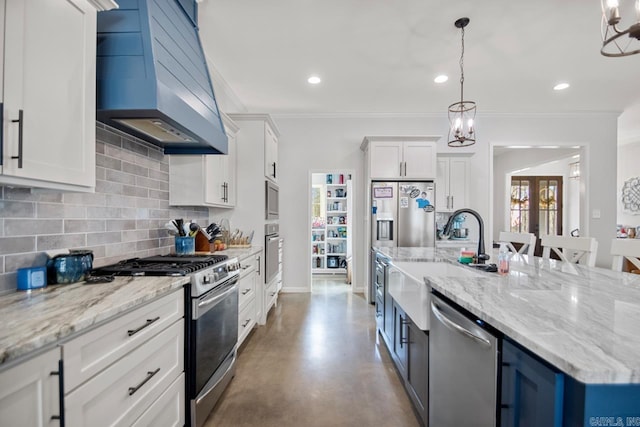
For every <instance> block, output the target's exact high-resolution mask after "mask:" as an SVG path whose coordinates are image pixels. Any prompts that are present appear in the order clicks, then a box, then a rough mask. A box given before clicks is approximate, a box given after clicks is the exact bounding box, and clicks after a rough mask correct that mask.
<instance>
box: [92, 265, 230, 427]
mask: <svg viewBox="0 0 640 427" xmlns="http://www.w3.org/2000/svg"><path fill="white" fill-rule="evenodd" d="M91 274H92V275H93V276H105V275H117V276H189V277H190V278H191V282H190V285H189V286H186V287H185V291H186V298H185V301H186V307H185V325H186V326H185V327H186V333H185V337H186V338H185V340H186V342H185V350H186V358H185V360H186V367H185V372H186V379H187V381H186V388H187V390H186V396H187V402H186V409H187V422H188V423H187V424H188V425H191V426H192V427H201V426H202V425H203V424H204V422H205V420H206V419H207V417H208V416H209V414H210V413H211V410H212V409H213V407H214V406H215V404H216V403H217V401H218V399H219V398H220V395H221V394H222V392H223V391H224V389H225V388H226V386H227V385H228V384H229V382H230V381H231V379H232V378H233V376H234V374H235V361H236V343H237V340H238V285H237V281H238V276H239V274H240V263H239V262H238V260H237V258H228V257H227V256H226V255H202V256H198V255H186V256H175V255H164V256H154V257H148V258H133V259H128V260H124V261H121V262H119V263H117V264H113V265H109V266H105V267H101V268H97V269H95V270H92V272H91Z"/></svg>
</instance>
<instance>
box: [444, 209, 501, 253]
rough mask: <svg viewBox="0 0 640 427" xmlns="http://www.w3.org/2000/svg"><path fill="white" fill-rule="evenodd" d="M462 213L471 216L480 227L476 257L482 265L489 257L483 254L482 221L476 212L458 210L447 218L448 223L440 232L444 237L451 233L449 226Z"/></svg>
mask: <svg viewBox="0 0 640 427" xmlns="http://www.w3.org/2000/svg"><path fill="white" fill-rule="evenodd" d="M463 213H468V214H471V215H473V216H474V217H475V218H476V219H477V220H478V224H479V225H480V230H479V232H480V237H479V238H478V254H477V255H476V256H477V258H478V264H484V262H485V261H486V260H488V259H489V258H490V257H489V255H487V254H486V253H485V252H484V222H483V221H482V217H481V216H480V214H479V213H478V212H476V211H474V210H473V209H468V208H462V209H458V210H457V211H455V212H454V213H452V214H451V216H450V217H449V221H447V225H445V226H444V230H443V231H442V234H443V235H445V236H448V235H449V234H450V233H451V226H452V225H453V221H454V219H455V218H456V217H457V216H458V215H460V214H463Z"/></svg>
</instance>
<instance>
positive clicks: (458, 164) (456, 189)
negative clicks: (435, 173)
mask: <svg viewBox="0 0 640 427" xmlns="http://www.w3.org/2000/svg"><path fill="white" fill-rule="evenodd" d="M468 187H469V160H468V159H466V158H451V159H450V160H449V195H450V196H451V210H454V211H455V210H457V209H460V208H464V207H467V188H468Z"/></svg>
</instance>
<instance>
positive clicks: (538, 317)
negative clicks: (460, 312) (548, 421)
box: [378, 248, 640, 426]
mask: <svg viewBox="0 0 640 427" xmlns="http://www.w3.org/2000/svg"><path fill="white" fill-rule="evenodd" d="M378 251H379V252H380V253H382V254H384V255H385V256H387V257H388V258H389V259H390V260H391V263H392V264H393V263H394V262H395V263H396V264H398V265H399V266H400V267H398V268H399V269H402V267H401V266H402V265H403V263H406V262H411V263H417V264H416V265H415V266H413V267H412V268H411V269H410V270H411V271H406V273H407V274H408V275H409V276H411V277H413V278H415V279H423V280H424V283H425V286H427V287H428V288H429V289H430V290H432V291H434V292H435V293H438V294H440V295H442V296H444V297H446V298H447V299H449V300H450V301H452V302H453V303H455V304H457V305H458V306H459V307H461V308H462V309H464V310H467V311H468V312H469V313H471V314H472V315H473V316H477V318H479V319H482V320H483V321H485V322H487V323H488V324H489V325H490V326H492V327H493V328H495V329H497V330H498V331H499V332H500V333H502V334H503V335H504V339H505V341H506V340H509V341H513V342H515V343H517V344H518V345H519V346H521V347H522V348H524V349H526V350H527V351H528V352H530V353H531V354H533V355H535V356H536V357H537V358H539V359H540V360H542V361H544V363H548V364H549V365H551V367H553V368H554V369H556V370H557V371H559V372H561V373H563V374H564V375H565V376H566V380H565V382H564V417H563V418H564V421H563V423H562V424H560V425H565V426H573V425H621V426H622V425H635V424H627V423H626V422H627V419H626V417H630V418H629V420H630V421H629V422H630V423H633V422H635V421H640V418H635V417H640V403H639V402H640V358H638V354H640V334H638V331H639V330H640V276H637V275H632V274H628V273H619V272H615V271H611V270H606V269H601V268H589V267H585V266H581V265H573V264H566V263H560V262H556V261H553V260H551V261H548V260H542V259H540V258H534V259H532V260H528V259H527V258H526V257H523V258H521V259H519V260H518V259H517V258H514V259H512V261H511V269H510V272H509V274H507V275H504V276H500V275H498V274H497V273H486V272H482V271H473V273H474V274H472V275H460V276H447V275H445V274H443V275H440V276H431V277H416V276H419V273H417V272H419V270H420V269H419V267H418V265H424V267H425V271H427V270H428V267H429V265H428V264H427V263H434V262H436V263H446V264H450V265H456V268H462V269H465V271H466V270H467V269H468V270H471V267H463V266H460V267H457V266H458V265H460V264H458V263H457V262H456V259H457V255H458V252H457V250H454V249H441V248H438V249H432V248H379V249H378ZM496 258H497V256H496V254H493V256H492V259H496ZM422 263H424V264H422ZM407 270H409V269H407ZM424 309H425V310H427V308H426V307H424ZM618 416H620V417H621V418H620V419H618V418H617V417H618ZM606 417H614V418H613V420H614V421H613V422H614V424H606V422H609V421H607V420H605V421H602V419H604V418H606ZM601 421H602V422H605V424H597V423H598V422H601ZM617 422H620V424H615V423H617ZM594 423H595V424H594Z"/></svg>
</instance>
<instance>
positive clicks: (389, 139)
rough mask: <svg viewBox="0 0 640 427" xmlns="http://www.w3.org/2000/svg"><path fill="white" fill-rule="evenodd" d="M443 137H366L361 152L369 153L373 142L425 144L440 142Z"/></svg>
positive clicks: (361, 145)
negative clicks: (368, 148) (422, 142)
mask: <svg viewBox="0 0 640 427" xmlns="http://www.w3.org/2000/svg"><path fill="white" fill-rule="evenodd" d="M442 138H443V137H442V136H438V135H405V136H398V135H397V134H396V135H389V136H378V135H376V136H365V137H364V138H363V139H362V143H361V144H360V150H362V151H367V146H368V145H369V143H371V142H376V141H382V142H414V141H416V142H417V141H425V142H438V141H440V140H441V139H442Z"/></svg>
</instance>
